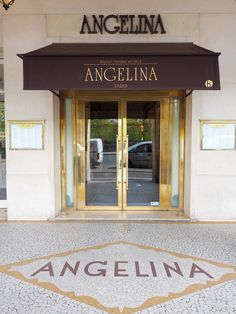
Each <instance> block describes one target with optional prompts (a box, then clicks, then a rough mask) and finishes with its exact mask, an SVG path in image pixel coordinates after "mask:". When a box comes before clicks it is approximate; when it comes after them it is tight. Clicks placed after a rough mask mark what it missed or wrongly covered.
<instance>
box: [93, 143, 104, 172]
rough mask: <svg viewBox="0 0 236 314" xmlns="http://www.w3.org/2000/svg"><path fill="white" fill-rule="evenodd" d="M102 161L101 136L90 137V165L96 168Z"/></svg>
mask: <svg viewBox="0 0 236 314" xmlns="http://www.w3.org/2000/svg"><path fill="white" fill-rule="evenodd" d="M102 162H103V143H102V139H101V138H91V139H90V166H91V168H96V166H99V165H100V164H101V163H102Z"/></svg>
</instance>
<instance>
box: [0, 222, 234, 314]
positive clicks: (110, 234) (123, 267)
mask: <svg viewBox="0 0 236 314" xmlns="http://www.w3.org/2000/svg"><path fill="white" fill-rule="evenodd" d="M0 252H1V254H0V313H1V314H12V313H20V314H28V313H29V314H32V313H36V314H37V313H53V314H57V313H58V314H59V313H60V314H62V313H70V314H71V313H73V314H75V313H79V314H80V313H81V314H82V313H83V314H90V313H91V314H95V313H99V314H100V313H117V314H118V313H124V314H125V313H127V314H128V313H144V314H148V313H149V314H150V313H153V314H159V313H168V314H172V313H176V314H177V313H191V314H193V313H204V314H205V313H235V312H236V224H233V223H232V224H230V223H218V224H217V223H216V224H211V223H174V222H173V223H157V222H142V223H138V222H136V223H131V222H129V223H118V222H78V221H77V222H51V223H46V222H45V223H43V222H35V223H13V222H6V223H1V224H0Z"/></svg>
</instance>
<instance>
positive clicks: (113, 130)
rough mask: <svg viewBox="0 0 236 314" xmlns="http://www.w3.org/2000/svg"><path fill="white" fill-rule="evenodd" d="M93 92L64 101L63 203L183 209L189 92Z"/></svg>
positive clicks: (81, 207) (107, 207) (106, 207)
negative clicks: (185, 99) (175, 94)
mask: <svg viewBox="0 0 236 314" xmlns="http://www.w3.org/2000/svg"><path fill="white" fill-rule="evenodd" d="M91 98H92V99H91ZM91 98H90V97H86V98H83V97H78V96H76V95H75V96H73V97H68V96H67V95H66V97H65V98H64V100H63V102H62V107H61V117H62V118H61V143H62V150H61V151H62V204H63V208H64V209H68V208H72V209H77V210H116V209H117V210H162V209H182V208H183V151H184V119H183V107H182V105H181V98H180V97H159V98H158V97H153V96H145V97H137V96H135V97H127V98H126V97H115V96H112V97H106V98H105V97H104V98H105V99H104V98H101V97H100V98H99V97H96V96H93V97H91Z"/></svg>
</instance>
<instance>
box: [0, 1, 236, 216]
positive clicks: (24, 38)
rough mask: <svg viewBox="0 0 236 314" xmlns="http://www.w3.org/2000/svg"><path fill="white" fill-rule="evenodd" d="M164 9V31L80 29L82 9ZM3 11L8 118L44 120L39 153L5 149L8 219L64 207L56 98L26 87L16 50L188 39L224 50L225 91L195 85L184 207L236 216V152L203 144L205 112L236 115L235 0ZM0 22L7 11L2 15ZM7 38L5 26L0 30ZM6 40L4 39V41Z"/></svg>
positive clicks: (42, 5) (34, 5)
mask: <svg viewBox="0 0 236 314" xmlns="http://www.w3.org/2000/svg"><path fill="white" fill-rule="evenodd" d="M112 13H114V14H121V13H123V14H158V13H161V14H162V17H163V22H164V24H165V27H166V30H167V34H165V35H121V34H116V35H99V34H98V35H80V34H79V31H80V25H81V19H82V16H83V14H104V15H106V14H112ZM2 14H3V15H4V36H3V43H4V58H5V72H6V75H5V87H6V88H5V89H6V105H7V110H6V115H7V119H11V120H12V119H14V120H15V119H43V120H46V137H45V141H46V147H45V150H44V151H41V152H30V151H28V152H22V151H21V152H15V151H8V152H7V158H8V162H7V189H8V216H9V219H47V218H48V217H51V216H55V212H57V211H58V210H59V208H60V184H59V183H58V181H59V179H58V178H59V175H60V169H59V168H60V167H59V165H60V160H59V156H58V143H59V137H58V132H57V131H58V129H59V125H58V118H59V116H58V104H57V103H56V101H55V99H54V101H53V96H52V95H51V94H50V93H49V92H46V91H43V92H39V91H32V92H30V91H23V88H22V78H23V73H22V61H21V60H20V59H19V58H17V57H16V53H23V52H28V51H31V50H33V49H37V48H39V47H42V46H45V45H47V44H49V43H51V42H102V41H103V42H107V41H109V42H119V41H122V42H159V41H165V42H180V41H183V42H189V41H193V42H194V43H196V44H199V45H200V46H203V47H205V48H208V49H212V50H214V51H216V52H221V53H222V55H221V56H220V74H221V85H222V89H221V91H212V92H210V91H194V92H193V95H192V97H190V98H189V99H188V103H187V105H188V108H187V119H188V121H187V123H186V131H187V134H186V163H185V166H186V177H185V210H186V213H188V214H189V215H190V216H191V217H193V218H197V219H210V220H214V219H216V220H217V219H221V220H227V219H236V152H232V151H231V152H203V151H200V124H199V120H200V119H235V120H236V105H235V99H236V58H235V56H236V40H235V29H236V2H235V1H234V0H225V1H221V0H208V1H204V0H199V1H196V0H183V1H181V2H179V1H175V0H160V1H158V2H157V1H156V0H150V1H149V2H148V5H147V3H145V2H144V1H137V0H130V1H126V0H121V1H119V2H117V1H111V0H87V1H82V0H71V1H69V2H68V1H65V0H64V1H63V0H51V1H46V0H37V1H32V0H21V1H15V3H14V5H13V6H12V7H11V8H10V10H9V11H8V12H3V11H2ZM0 25H1V17H0ZM0 43H1V30H0ZM0 46H1V44H0Z"/></svg>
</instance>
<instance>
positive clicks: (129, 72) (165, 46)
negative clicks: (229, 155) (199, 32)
mask: <svg viewBox="0 0 236 314" xmlns="http://www.w3.org/2000/svg"><path fill="white" fill-rule="evenodd" d="M219 55H220V53H215V52H212V51H210V50H207V49H204V48H202V47H199V46H197V45H194V44H193V43H114V44H113V43H106V44H105V43H94V44H87V43H86V44H77V43H72V44H71V43H69V44H67V43H56V44H52V45H49V46H47V47H43V48H41V49H38V50H35V51H32V52H29V53H26V54H18V56H19V57H21V58H22V59H23V66H24V89H26V90H68V89H73V90H113V89H126V90H135V89H138V90H166V89H180V90H185V89H189V90H218V89H220V78H219V64H218V56H219Z"/></svg>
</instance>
